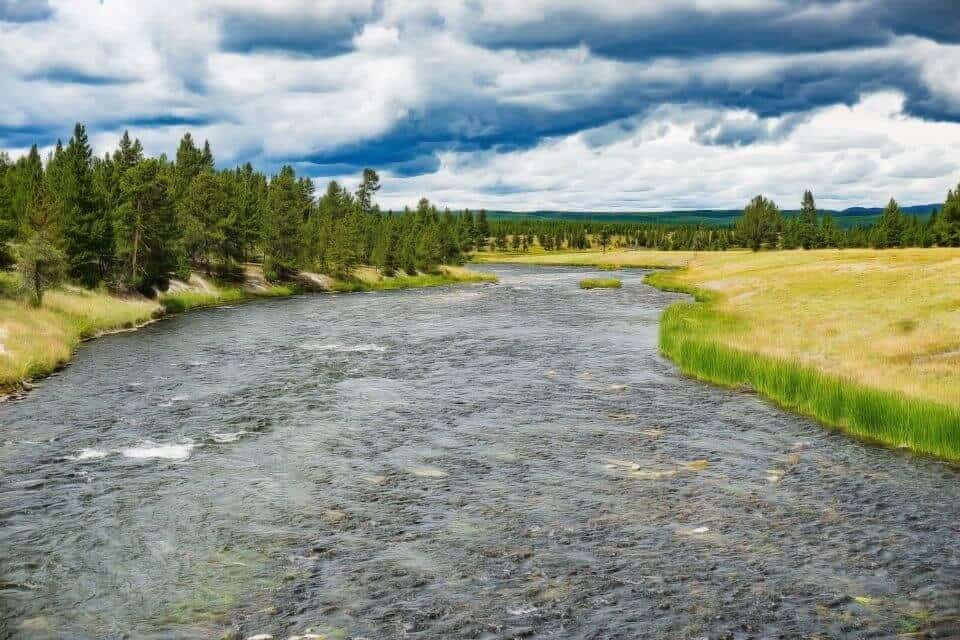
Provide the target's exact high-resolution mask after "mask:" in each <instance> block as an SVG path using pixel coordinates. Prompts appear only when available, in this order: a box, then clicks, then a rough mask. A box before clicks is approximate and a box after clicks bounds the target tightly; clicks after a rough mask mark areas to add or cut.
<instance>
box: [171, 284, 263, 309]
mask: <svg viewBox="0 0 960 640" xmlns="http://www.w3.org/2000/svg"><path fill="white" fill-rule="evenodd" d="M248 297H250V296H248V295H247V294H246V293H245V292H244V291H243V290H241V289H239V288H236V287H224V288H216V289H213V290H210V291H201V290H194V289H189V290H186V291H177V292H174V293H165V294H162V295H161V296H160V304H161V305H163V310H164V311H166V312H167V313H182V312H184V311H187V310H188V309H197V308H199V307H213V306H216V305H218V304H228V303H230V302H236V301H238V300H243V299H244V298H248Z"/></svg>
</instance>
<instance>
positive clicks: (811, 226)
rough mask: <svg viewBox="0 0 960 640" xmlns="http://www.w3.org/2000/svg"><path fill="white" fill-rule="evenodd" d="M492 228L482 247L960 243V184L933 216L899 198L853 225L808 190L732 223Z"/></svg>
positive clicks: (759, 199) (538, 223)
mask: <svg viewBox="0 0 960 640" xmlns="http://www.w3.org/2000/svg"><path fill="white" fill-rule="evenodd" d="M490 229H491V234H492V235H491V237H490V238H489V239H488V243H487V244H486V245H480V246H478V248H479V249H480V250H484V249H487V250H491V251H515V252H524V251H529V250H530V249H531V248H532V247H534V246H539V247H541V248H542V249H544V250H546V251H553V250H558V249H567V250H569V249H589V248H591V247H593V248H597V247H598V248H600V249H602V250H605V249H607V248H610V247H613V248H628V249H639V248H647V249H660V250H693V251H711V250H712V251H722V250H725V249H730V248H749V249H753V250H759V249H761V248H768V249H798V248H804V249H823V248H844V247H850V248H853V247H872V248H877V249H886V248H892V247H933V246H938V247H958V246H960V185H958V186H957V189H956V190H952V189H951V190H949V191H948V192H947V197H946V200H945V201H944V204H943V206H942V207H941V208H940V209H939V210H934V211H933V212H932V213H931V214H930V216H929V217H928V218H927V219H926V220H924V219H922V218H921V217H920V216H914V215H908V214H906V213H904V212H903V211H902V210H901V209H900V206H899V205H898V204H897V202H896V200H894V199H892V198H891V199H890V201H889V202H888V203H887V206H886V207H885V208H884V210H883V212H882V213H881V215H880V216H879V218H878V219H877V220H876V222H874V223H873V224H871V225H860V226H855V227H850V228H841V227H840V226H838V225H837V224H836V222H835V221H834V219H833V217H832V216H831V215H830V213H829V212H822V213H821V212H819V211H818V210H817V207H816V203H815V201H814V197H813V193H812V192H810V191H809V190H808V191H805V192H804V194H803V197H802V199H801V203H800V210H799V212H798V213H797V214H796V215H789V216H785V215H783V214H782V212H781V210H780V208H779V207H778V206H777V205H776V204H775V203H774V202H773V201H772V200H770V199H769V198H766V197H764V196H762V195H759V196H756V197H755V198H753V199H752V200H750V202H749V203H747V205H746V206H745V207H744V210H743V214H742V215H740V216H739V217H738V218H736V219H735V220H734V222H733V224H730V225H715V226H711V225H706V224H697V225H692V224H675V225H664V224H647V223H642V222H616V223H607V222H603V221H601V220H592V221H569V220H536V219H508V220H493V221H491V222H490Z"/></svg>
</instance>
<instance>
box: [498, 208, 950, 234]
mask: <svg viewBox="0 0 960 640" xmlns="http://www.w3.org/2000/svg"><path fill="white" fill-rule="evenodd" d="M941 206H942V205H941V204H939V203H938V204H918V205H912V206H909V207H902V210H903V212H904V213H906V214H909V215H915V216H920V217H921V218H922V219H924V220H925V219H926V218H927V217H929V215H930V212H931V211H933V210H934V209H939V208H940V207H941ZM882 212H883V207H849V208H847V209H843V210H842V211H833V210H827V209H823V210H820V213H821V215H822V214H824V213H829V214H830V215H831V216H833V219H834V221H835V222H836V223H837V225H838V226H840V227H844V228H847V227H856V226H862V225H869V224H872V223H873V222H874V221H875V220H876V219H877V218H878V217H879V216H880V214H881V213H882ZM741 213H743V210H742V209H693V210H688V211H487V215H488V216H489V217H490V218H493V219H501V220H502V219H513V220H522V219H525V218H529V219H536V220H574V221H578V220H579V221H583V222H590V221H597V222H603V221H606V222H641V223H648V224H704V225H712V226H723V225H728V224H732V223H733V220H734V219H735V218H736V217H737V216H739V215H740V214H741ZM797 213H799V211H798V210H794V209H788V210H785V211H784V212H783V214H784V215H785V216H794V215H797Z"/></svg>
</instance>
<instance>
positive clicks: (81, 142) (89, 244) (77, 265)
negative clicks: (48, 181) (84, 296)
mask: <svg viewBox="0 0 960 640" xmlns="http://www.w3.org/2000/svg"><path fill="white" fill-rule="evenodd" d="M92 156H93V153H92V151H91V149H90V143H89V141H88V140H87V132H86V129H85V128H84V126H83V125H82V124H80V123H77V125H76V126H75V127H74V130H73V137H71V138H70V142H69V143H68V144H67V148H66V149H65V150H64V151H63V152H62V162H63V166H62V173H61V174H60V175H59V178H61V180H60V181H59V183H58V184H56V185H54V188H55V192H54V193H56V200H57V202H58V203H59V206H60V212H61V221H62V222H61V225H62V232H63V239H64V250H65V251H64V252H65V254H66V256H67V261H68V264H69V270H70V274H71V275H72V276H73V277H75V278H77V279H78V280H79V281H80V282H81V283H82V284H84V285H85V286H88V287H92V286H94V285H95V284H97V283H98V282H100V280H101V279H102V278H103V276H104V274H105V273H106V270H107V268H108V266H109V264H110V261H111V259H112V257H113V246H112V240H113V237H112V230H111V228H110V218H109V216H107V215H106V214H105V212H104V211H103V206H102V202H100V201H98V194H97V193H96V191H95V189H94V180H93V167H92V163H93V157H92Z"/></svg>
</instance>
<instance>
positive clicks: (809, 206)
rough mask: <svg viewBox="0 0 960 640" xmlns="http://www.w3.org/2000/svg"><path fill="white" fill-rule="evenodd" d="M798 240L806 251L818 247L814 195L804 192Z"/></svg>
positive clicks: (799, 218)
mask: <svg viewBox="0 0 960 640" xmlns="http://www.w3.org/2000/svg"><path fill="white" fill-rule="evenodd" d="M798 224H799V229H798V230H797V231H798V234H797V235H798V239H799V241H800V246H802V247H803V248H804V249H813V248H814V247H815V246H816V245H817V226H818V225H817V206H816V204H815V203H814V201H813V193H812V192H810V191H809V190H807V191H804V192H803V200H802V201H801V202H800V215H799V217H798Z"/></svg>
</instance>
